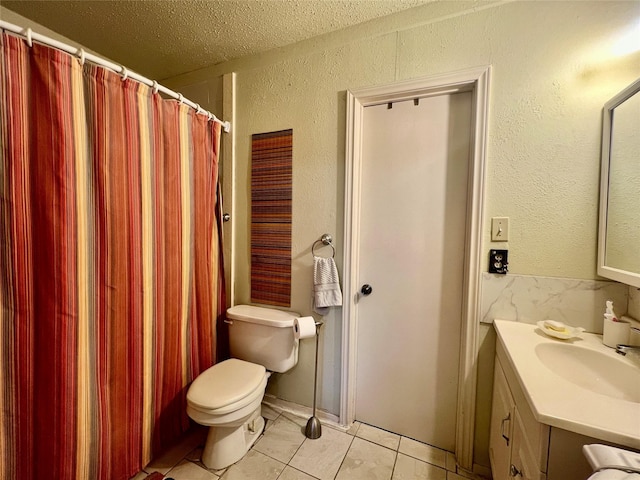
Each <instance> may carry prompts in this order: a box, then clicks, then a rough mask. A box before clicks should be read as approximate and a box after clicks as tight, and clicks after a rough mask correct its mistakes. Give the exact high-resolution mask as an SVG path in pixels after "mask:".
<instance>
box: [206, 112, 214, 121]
mask: <svg viewBox="0 0 640 480" xmlns="http://www.w3.org/2000/svg"><path fill="white" fill-rule="evenodd" d="M207 119H208V120H207V121H209V122H210V121H211V120H213V113H211V112H207Z"/></svg>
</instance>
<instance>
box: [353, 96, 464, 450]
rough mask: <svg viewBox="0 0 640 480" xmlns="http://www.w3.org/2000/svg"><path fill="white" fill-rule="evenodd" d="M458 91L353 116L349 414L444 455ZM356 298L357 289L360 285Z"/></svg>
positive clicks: (460, 207) (450, 427) (449, 399)
mask: <svg viewBox="0 0 640 480" xmlns="http://www.w3.org/2000/svg"><path fill="white" fill-rule="evenodd" d="M471 103H472V94H471V93H469V92H465V93H455V94H443V95H438V96H433V97H427V98H421V99H420V100H419V104H418V105H415V103H414V101H413V100H411V101H404V102H399V103H394V104H393V106H392V108H391V109H389V108H388V106H387V105H386V104H384V105H377V106H369V107H366V108H365V109H364V110H365V112H364V120H363V139H362V142H363V143H362V183H361V192H362V193H361V195H362V197H361V217H360V222H361V223H360V232H359V239H360V244H359V257H358V263H357V265H358V278H359V281H360V284H361V285H365V284H366V285H369V286H370V287H371V293H370V294H368V295H364V294H362V293H361V294H360V295H359V298H358V330H357V360H356V406H355V414H356V419H357V420H359V421H361V422H364V423H368V424H371V425H375V426H378V427H380V428H383V429H386V430H389V431H392V432H395V433H399V434H401V435H405V436H408V437H411V438H414V439H416V440H420V441H422V442H426V443H429V444H431V445H434V446H437V447H440V448H444V449H446V450H449V451H453V450H454V447H455V431H456V407H457V390H458V365H459V356H460V331H461V316H462V295H463V274H464V271H463V270H464V260H465V259H464V252H465V225H466V215H467V211H466V210H467V190H468V181H469V156H470V152H469V146H470V134H471V127H470V126H471V113H472V110H471ZM365 291H366V288H365Z"/></svg>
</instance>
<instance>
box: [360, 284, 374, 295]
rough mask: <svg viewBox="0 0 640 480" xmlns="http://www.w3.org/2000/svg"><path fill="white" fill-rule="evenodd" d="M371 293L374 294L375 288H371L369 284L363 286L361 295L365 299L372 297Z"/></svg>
mask: <svg viewBox="0 0 640 480" xmlns="http://www.w3.org/2000/svg"><path fill="white" fill-rule="evenodd" d="M371 292H373V288H371V285H369V284H368V283H365V284H364V285H362V288H361V289H360V293H362V294H363V295H364V296H365V297H366V296H367V295H371Z"/></svg>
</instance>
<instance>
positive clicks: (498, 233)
mask: <svg viewBox="0 0 640 480" xmlns="http://www.w3.org/2000/svg"><path fill="white" fill-rule="evenodd" d="M491 241H492V242H508V241H509V217H493V218H492V219H491Z"/></svg>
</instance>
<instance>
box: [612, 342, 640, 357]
mask: <svg viewBox="0 0 640 480" xmlns="http://www.w3.org/2000/svg"><path fill="white" fill-rule="evenodd" d="M616 353H619V354H620V355H626V354H627V353H635V354H637V355H640V346H635V345H623V344H620V345H616Z"/></svg>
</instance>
